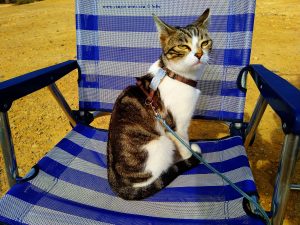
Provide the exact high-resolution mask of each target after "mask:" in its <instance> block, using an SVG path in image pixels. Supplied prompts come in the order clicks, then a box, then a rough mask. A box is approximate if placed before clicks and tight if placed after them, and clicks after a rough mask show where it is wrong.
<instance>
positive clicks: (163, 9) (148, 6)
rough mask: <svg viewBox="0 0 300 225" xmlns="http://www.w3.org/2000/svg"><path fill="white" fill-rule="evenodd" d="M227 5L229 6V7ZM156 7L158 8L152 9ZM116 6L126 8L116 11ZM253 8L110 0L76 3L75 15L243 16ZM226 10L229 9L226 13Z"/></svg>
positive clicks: (247, 4) (188, 0)
mask: <svg viewBox="0 0 300 225" xmlns="http://www.w3.org/2000/svg"><path fill="white" fill-rule="evenodd" d="M228 4H231V5H230V6H231V7H229V5H228ZM132 5H134V6H142V7H143V6H145V9H141V8H139V9H131V8H129V7H128V6H132ZM152 5H153V6H156V5H157V6H158V7H159V8H156V7H152ZM103 6H111V7H115V8H114V9H105V8H104V7H103ZM117 6H122V7H124V6H125V7H126V8H121V9H117V8H116V7H117ZM254 7H255V1H249V0H244V1H230V2H229V1H220V0H210V1H202V2H201V4H199V1H198V0H184V1H182V0H169V1H167V0H148V1H145V2H141V1H140V0H129V1H122V2H120V1H119V2H115V1H111V0H102V1H101V2H100V1H89V2H87V1H84V0H81V1H79V0H78V1H77V4H76V13H77V14H88V15H119V16H127V15H135V16H145V15H149V16H151V15H152V14H153V13H155V14H156V15H159V16H173V15H177V16H190V15H195V16H200V14H201V13H202V12H203V11H204V10H205V9H206V8H210V9H211V14H212V15H228V14H229V15H230V14H244V13H253V12H254ZM228 8H231V10H230V11H228Z"/></svg>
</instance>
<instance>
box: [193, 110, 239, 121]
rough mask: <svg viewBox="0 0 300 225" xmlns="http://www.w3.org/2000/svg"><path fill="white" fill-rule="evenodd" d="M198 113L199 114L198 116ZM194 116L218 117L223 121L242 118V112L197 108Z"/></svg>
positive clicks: (204, 117) (199, 117)
mask: <svg viewBox="0 0 300 225" xmlns="http://www.w3.org/2000/svg"><path fill="white" fill-rule="evenodd" d="M198 115H199V116H198ZM194 118H198V119H202V118H203V119H216V118H217V119H219V120H224V121H227V120H228V121H233V120H234V121H239V120H243V118H244V113H236V112H227V111H215V110H197V109H196V112H195V114H194Z"/></svg>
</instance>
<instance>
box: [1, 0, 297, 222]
mask: <svg viewBox="0 0 300 225" xmlns="http://www.w3.org/2000/svg"><path fill="white" fill-rule="evenodd" d="M206 8H210V9H211V14H212V16H211V25H210V29H209V30H210V33H211V36H212V39H213V40H214V49H213V51H212V56H211V61H210V65H208V66H206V68H205V72H204V73H203V76H202V77H201V81H200V82H199V88H200V89H201V91H202V95H201V97H200V100H199V104H198V107H197V109H196V112H195V117H198V118H206V119H214V120H223V121H227V122H232V132H231V133H232V135H231V136H229V137H228V138H224V139H222V140H212V141H199V142H197V143H198V144H199V145H200V146H201V149H202V152H203V156H204V158H205V159H206V160H207V161H208V162H209V163H211V165H212V166H214V167H215V168H216V169H218V170H219V171H221V172H222V173H223V174H224V175H226V176H227V177H228V178H230V179H231V180H232V181H233V182H234V183H235V184H236V185H237V186H238V187H240V188H241V189H242V190H243V191H245V192H246V193H248V194H251V195H257V189H256V186H255V183H254V179H253V175H252V173H251V170H250V167H249V163H248V159H247V155H246V152H245V148H244V146H243V137H242V136H241V135H239V134H242V133H243V132H242V130H243V129H242V128H243V111H244V102H245V88H244V84H243V80H244V76H243V75H245V73H243V72H242V73H240V71H241V70H242V68H244V67H245V66H247V65H248V63H249V59H250V51H251V40H252V31H253V22H254V9H255V1H254V0H239V1H231V0H226V1H224V0H223V1H208V0H207V1H204V0H203V1H201V0H155V1H154V0H153V1H152V0H149V1H138V0H127V1H108V0H101V1H100V0H99V1H84V0H77V3H76V28H77V49H78V50H77V53H78V54H77V57H78V60H77V62H76V61H68V62H65V63H61V64H58V65H55V66H52V67H49V68H46V69H42V70H39V71H36V72H32V73H29V74H26V75H23V76H22V77H21V78H20V77H19V78H15V79H13V80H10V81H6V82H2V83H1V84H0V96H1V98H0V99H1V100H0V109H1V120H0V121H1V124H0V125H1V131H2V133H3V134H4V135H3V139H2V148H3V149H4V150H5V148H6V149H8V150H7V151H4V152H6V153H5V158H6V166H7V168H8V170H9V173H8V178H9V181H10V184H14V183H15V182H17V183H16V184H15V185H13V187H12V188H11V189H10V190H9V191H8V192H7V194H6V195H5V196H4V197H3V198H2V199H1V200H0V222H3V223H6V224H122V225H123V224H138V225H139V224H168V225H170V224H230V225H233V224H239V225H240V224H249V225H250V224H251V225H253V224H264V221H263V220H262V219H261V218H259V217H257V216H255V215H254V214H253V213H251V210H249V207H247V206H248V205H247V203H246V201H245V200H244V199H243V197H242V196H241V195H240V194H239V193H238V192H236V191H235V190H234V189H233V188H232V187H231V186H229V185H228V184H227V183H226V182H224V180H223V179H221V178H220V177H218V176H217V175H216V174H213V173H212V172H211V171H209V170H208V169H207V168H206V167H205V166H204V165H202V164H199V166H198V167H196V168H194V169H192V170H190V171H188V172H186V173H185V174H183V175H181V176H180V177H178V178H177V179H176V180H175V181H174V182H172V183H171V184H170V185H169V186H168V187H167V188H165V189H164V190H162V191H160V192H159V193H157V194H156V195H154V196H152V197H150V198H148V199H145V200H143V201H125V200H123V199H120V198H118V197H116V196H115V194H114V193H113V192H112V191H111V189H110V186H109V184H108V182H107V172H106V166H107V164H106V142H107V131H105V130H99V129H95V128H93V127H91V126H89V125H88V124H87V123H84V122H87V121H88V116H89V115H90V114H89V113H88V111H102V112H103V111H110V110H111V109H112V107H113V104H114V101H115V99H116V97H117V96H118V94H119V93H120V92H121V90H122V89H124V88H125V87H126V86H128V85H132V84H135V77H137V76H141V75H143V74H145V72H146V71H147V69H148V68H149V66H150V65H151V64H152V63H153V62H154V61H156V60H157V58H158V57H159V56H160V48H159V43H158V41H157V34H156V30H155V25H154V22H153V19H152V14H153V13H155V14H156V15H158V16H160V17H162V18H163V19H164V20H165V21H166V22H168V23H170V24H174V25H179V26H180V25H186V24H188V23H190V22H191V21H193V20H194V19H195V18H196V17H197V16H198V15H199V14H200V13H201V12H203V10H204V9H206ZM77 63H78V64H77ZM77 67H78V68H79V91H80V102H79V106H80V112H79V113H78V114H77V119H76V118H74V113H73V114H72V113H70V115H69V118H70V120H71V123H72V124H73V125H74V126H75V127H74V129H73V130H72V131H71V132H70V133H69V134H68V135H67V136H66V137H65V138H64V139H62V141H60V142H59V143H58V144H57V145H56V146H55V147H54V148H53V149H52V150H51V151H50V152H49V153H48V154H47V155H46V156H45V157H44V158H42V159H41V160H40V161H39V162H38V164H37V165H36V166H34V167H33V169H32V170H31V171H30V173H29V174H28V176H27V177H25V178H23V179H17V181H16V176H17V171H16V163H15V161H14V157H13V156H12V155H10V153H11V151H10V149H11V148H10V145H9V140H10V137H9V129H7V125H8V122H7V110H8V109H9V106H10V105H11V103H12V102H13V101H14V100H15V99H17V98H19V97H21V96H24V95H26V94H28V93H30V92H32V91H35V90H37V89H39V88H41V87H44V86H48V85H51V86H50V88H51V90H52V91H53V92H54V94H55V96H56V98H58V99H60V100H61V103H62V105H64V106H65V110H66V111H67V112H70V109H69V108H68V107H67V106H66V104H65V102H64V101H63V99H62V98H61V96H60V93H59V92H57V89H56V86H55V85H53V82H55V81H56V80H58V79H59V78H60V77H62V76H63V75H65V74H67V73H68V72H70V71H71V70H73V69H76V68H77ZM243 71H245V72H246V71H250V72H251V74H252V76H253V77H254V78H255V81H256V82H257V84H258V85H259V87H261V92H262V95H263V96H264V97H265V98H261V99H263V100H260V101H261V102H263V103H264V102H265V101H267V102H268V103H269V104H271V106H272V107H273V108H275V110H276V105H275V106H274V104H273V101H272V98H269V96H268V94H265V93H269V91H270V90H269V89H270V88H269V86H271V87H273V86H272V85H273V84H272V82H273V80H277V81H278V82H279V83H280V86H284V88H287V89H289V90H291V93H292V94H293V95H296V96H300V94H299V92H297V90H296V89H294V88H293V87H292V86H291V85H289V84H288V83H286V82H285V81H283V80H281V78H279V77H277V76H276V75H274V74H271V75H272V77H271V78H268V76H267V78H264V76H261V74H262V73H263V74H266V73H270V72H269V71H267V72H266V70H265V69H264V68H263V67H261V66H248V67H246V69H244V70H243ZM239 74H240V75H239ZM271 75H270V76H271ZM274 77H275V78H274ZM268 79H269V80H268ZM269 83H271V84H270V85H269ZM274 85H275V84H274ZM276 85H277V86H278V85H279V84H278V83H277V84H276ZM276 85H275V86H276ZM262 86H263V87H262ZM265 86H266V87H267V88H264V87H265ZM281 88H283V87H281ZM265 89H266V91H265ZM272 90H273V89H272V88H271V91H272ZM267 91H268V92H267ZM272 94H273V96H274V95H275V99H277V100H278V99H281V98H280V97H281V96H279V97H278V96H277V94H278V93H277V92H274V93H272ZM281 101H282V100H280V102H281ZM277 103H278V102H277ZM262 105H264V104H262ZM286 105H287V106H286V109H287V110H289V113H287V115H282V118H285V116H288V117H290V115H292V114H290V112H296V113H294V114H293V116H295V115H296V117H297V115H298V116H299V103H296V102H295V101H294V100H293V99H290V100H288V102H287V103H286ZM295 105H296V106H297V107H296V111H293V110H290V108H289V107H290V106H295ZM291 108H292V107H291ZM297 110H298V111H297ZM277 111H278V110H277ZM297 113H298V114H297ZM279 114H280V113H279ZM280 116H281V115H280ZM298 118H299V117H298ZM78 121H81V122H78ZM284 121H285V123H286V126H287V127H288V128H289V129H290V133H291V132H292V134H293V135H294V136H295V137H298V139H297V140H296V141H298V142H299V136H297V135H299V133H300V132H299V128H297V126H298V125H299V120H298V121H296V120H294V121H290V120H289V121H286V120H284ZM295 121H296V122H297V124H296V125H297V126H296V125H295V123H296V122H295ZM252 123H253V121H252V122H250V124H252ZM294 125H295V126H294ZM239 128H240V129H239ZM254 130H255V123H254V126H250V128H248V129H247V133H250V135H251V133H252V134H253V133H254ZM234 134H236V135H234ZM294 136H293V137H294ZM290 138H291V137H290ZM248 139H249V138H248ZM250 139H251V138H250ZM246 140H247V139H246ZM279 177H280V176H279ZM280 187H281V186H279V189H280ZM274 199H275V200H276V199H278V198H274ZM283 204H285V203H283ZM276 210H277V208H276ZM274 212H275V211H274ZM276 213H277V212H276ZM278 220H282V218H279V219H278ZM276 224H277V223H276ZM278 224H279V223H278Z"/></svg>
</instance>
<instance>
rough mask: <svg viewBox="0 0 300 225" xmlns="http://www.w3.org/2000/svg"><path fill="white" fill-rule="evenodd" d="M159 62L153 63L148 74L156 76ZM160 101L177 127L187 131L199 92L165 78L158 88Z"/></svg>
mask: <svg viewBox="0 0 300 225" xmlns="http://www.w3.org/2000/svg"><path fill="white" fill-rule="evenodd" d="M158 64H159V62H158V61H157V62H155V63H154V64H153V65H152V66H151V67H150V69H149V72H150V73H152V74H156V73H157V71H158V69H159V66H158ZM158 89H159V92H160V95H161V100H162V101H163V103H164V105H165V107H166V108H167V110H169V111H170V112H171V113H172V115H173V117H174V120H175V122H176V126H177V127H181V128H183V129H184V130H185V127H186V129H187V127H188V125H189V122H190V119H191V117H192V115H193V112H194V110H195V106H196V103H197V100H198V98H199V95H200V90H199V89H196V88H193V87H191V86H189V85H187V84H184V83H181V82H179V81H177V80H173V79H172V78H170V77H168V76H166V77H165V78H164V79H163V80H162V81H161V83H160V85H159V86H158Z"/></svg>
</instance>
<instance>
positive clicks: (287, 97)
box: [243, 65, 300, 135]
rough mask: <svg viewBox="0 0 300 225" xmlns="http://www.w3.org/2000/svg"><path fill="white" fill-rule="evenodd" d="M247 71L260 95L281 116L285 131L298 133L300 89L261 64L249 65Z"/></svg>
mask: <svg viewBox="0 0 300 225" xmlns="http://www.w3.org/2000/svg"><path fill="white" fill-rule="evenodd" d="M243 71H249V72H250V74H251V76H252V77H253V80H254V81H255V83H256V85H257V87H258V89H259V91H260V93H261V95H262V96H263V97H264V99H265V100H266V101H267V103H268V104H269V105H270V106H271V107H272V108H273V110H274V111H275V112H276V113H277V114H278V116H279V117H280V118H281V121H282V124H283V130H284V132H285V133H293V134H296V135H299V134H300V91H299V90H298V89H297V88H296V87H294V86H293V85H291V84H290V83H289V82H287V81H286V80H284V79H283V78H281V77H280V76H278V75H276V74H275V73H273V72H271V71H270V70H268V69H266V68H265V67H264V66H262V65H250V66H247V67H245V68H244V69H243Z"/></svg>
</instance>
